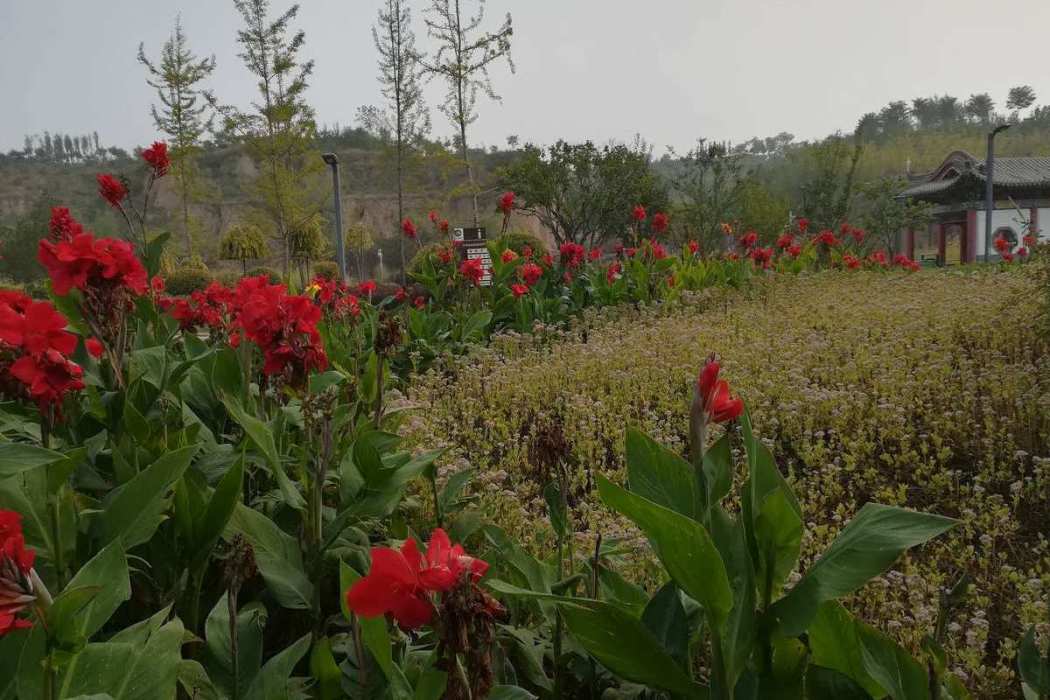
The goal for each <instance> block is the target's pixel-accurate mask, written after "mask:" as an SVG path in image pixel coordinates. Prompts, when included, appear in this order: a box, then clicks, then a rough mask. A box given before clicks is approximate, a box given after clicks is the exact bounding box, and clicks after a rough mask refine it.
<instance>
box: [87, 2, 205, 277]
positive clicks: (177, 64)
mask: <svg viewBox="0 0 1050 700" xmlns="http://www.w3.org/2000/svg"><path fill="white" fill-rule="evenodd" d="M145 48H146V47H145V44H139V54H138V60H139V63H141V64H142V65H144V66H145V67H146V70H147V71H149V75H150V76H151V77H149V78H147V79H146V82H147V83H149V85H150V86H151V87H152V88H154V89H155V90H156V91H157V97H158V99H159V100H160V107H159V108H158V107H157V105H155V104H154V105H150V113H151V114H152V115H153V122H154V124H156V125H157V128H158V129H159V130H160V131H162V132H164V133H165V134H167V135H168V137H169V138H170V140H171V145H172V149H171V160H172V166H173V170H174V175H175V186H176V188H177V189H178V192H179V198H180V199H181V203H182V235H183V238H184V239H185V241H186V255H187V257H190V256H192V255H193V236H192V235H191V233H190V197H191V190H192V189H193V182H194V180H195V177H194V175H195V172H196V170H195V168H194V162H193V156H194V153H195V151H196V150H197V148H198V146H199V143H200V138H201V136H202V135H203V134H204V132H205V130H206V129H209V128H211V119H210V118H208V119H205V117H204V114H205V111H206V110H207V105H206V104H205V103H204V102H200V103H198V100H199V98H200V96H201V93H200V89H199V88H198V85H199V84H200V83H201V81H203V80H204V79H205V78H207V77H208V76H209V75H211V74H212V72H213V71H214V70H215V57H214V56H212V57H211V58H198V57H197V56H196V55H195V54H194V53H193V52H192V51H191V50H190V49H189V47H188V46H187V42H186V35H185V34H184V33H183V31H182V19H181V18H176V19H175V29H174V31H172V34H171V36H170V37H169V38H168V40H167V41H166V42H164V46H163V48H162V49H161V53H160V61H159V62H156V63H155V62H153V61H151V60H150V59H149V58H147V57H146V50H145ZM96 138H97V137H96Z"/></svg>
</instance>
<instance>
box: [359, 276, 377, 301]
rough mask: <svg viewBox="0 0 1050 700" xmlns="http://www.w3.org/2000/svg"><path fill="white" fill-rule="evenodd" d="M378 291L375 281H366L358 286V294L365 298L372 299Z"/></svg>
mask: <svg viewBox="0 0 1050 700" xmlns="http://www.w3.org/2000/svg"><path fill="white" fill-rule="evenodd" d="M375 291H376V281H375V280H365V281H364V282H361V283H360V284H358V285H357V293H358V294H360V295H361V296H363V297H369V298H371V297H372V295H373V294H374V293H375Z"/></svg>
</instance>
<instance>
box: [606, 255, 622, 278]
mask: <svg viewBox="0 0 1050 700" xmlns="http://www.w3.org/2000/svg"><path fill="white" fill-rule="evenodd" d="M622 273H623V265H622V264H620V262H619V261H618V260H616V261H613V262H611V263H609V267H608V269H607V270H606V271H605V279H606V281H607V282H608V283H609V284H612V283H613V282H615V281H616V280H618V279H620V276H621V275H622Z"/></svg>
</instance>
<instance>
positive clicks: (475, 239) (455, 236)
mask: <svg viewBox="0 0 1050 700" xmlns="http://www.w3.org/2000/svg"><path fill="white" fill-rule="evenodd" d="M452 240H453V241H455V242H456V243H457V244H458V245H457V247H458V248H459V250H460V258H461V259H462V260H481V269H482V270H484V271H485V274H484V275H483V276H482V278H481V286H482V287H490V286H492V256H491V255H489V249H488V246H487V245H486V236H485V227H484V226H480V227H474V228H457V229H453V231H452Z"/></svg>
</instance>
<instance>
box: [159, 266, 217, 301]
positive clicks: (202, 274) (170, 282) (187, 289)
mask: <svg viewBox="0 0 1050 700" xmlns="http://www.w3.org/2000/svg"><path fill="white" fill-rule="evenodd" d="M212 280H214V277H212V274H211V272H210V271H209V270H208V268H207V267H204V268H200V267H192V266H187V267H183V268H180V269H175V270H173V271H172V272H170V273H169V274H168V276H167V278H165V280H164V282H165V286H166V290H167V292H168V294H172V295H175V296H185V295H187V294H190V293H191V292H194V291H196V290H198V289H204V288H205V287H207V286H208V285H209V284H211V283H212Z"/></svg>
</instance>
